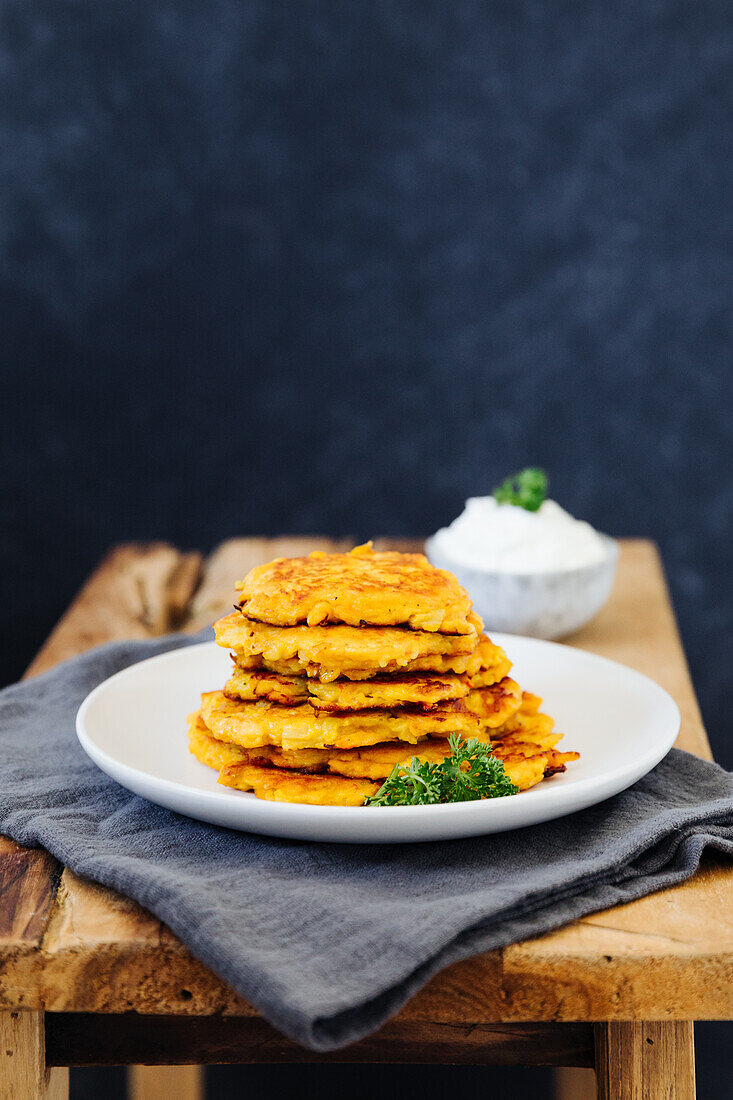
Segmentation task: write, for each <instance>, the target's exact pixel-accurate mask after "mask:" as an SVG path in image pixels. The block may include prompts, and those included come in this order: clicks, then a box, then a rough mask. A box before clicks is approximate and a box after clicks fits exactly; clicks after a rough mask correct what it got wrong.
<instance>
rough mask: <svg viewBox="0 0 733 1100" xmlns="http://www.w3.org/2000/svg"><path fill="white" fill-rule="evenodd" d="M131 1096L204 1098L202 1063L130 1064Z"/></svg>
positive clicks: (182, 1099) (138, 1098) (144, 1098)
mask: <svg viewBox="0 0 733 1100" xmlns="http://www.w3.org/2000/svg"><path fill="white" fill-rule="evenodd" d="M127 1097H128V1100H172V1097H175V1100H204V1067H203V1066H128V1068H127Z"/></svg>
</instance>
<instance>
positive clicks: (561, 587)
mask: <svg viewBox="0 0 733 1100" xmlns="http://www.w3.org/2000/svg"><path fill="white" fill-rule="evenodd" d="M601 537H602V538H603V541H604V543H605V545H606V548H607V553H606V556H605V558H603V560H602V561H600V562H595V563H594V564H593V565H585V566H582V567H580V568H573V569H553V570H551V571H550V570H548V571H547V572H546V573H504V572H502V573H497V572H491V571H490V570H488V569H486V570H484V569H475V568H470V567H468V566H465V565H462V564H461V563H460V562H459V561H456V560H455V558H453V557H452V555H451V554H450V553H449V552H448V551H447V550H446V549H445V547H444V545H443V541H442V539H441V533H440V531H438V532H437V534H435V535H433V536H432V537H431V538H429V539H428V541H427V542H426V544H425V553H426V554H427V556H428V558H429V559H430V561H431V562H432V563H433V565H436V566H437V567H438V568H439V569H448V570H449V571H450V572H451V573H453V574H454V575H455V576H456V577H457V578H458V580H459V581H460V583H461V584H462V585H463V587H464V588H465V589H466V591H467V592H468V594H469V596H470V597H471V599H472V600H473V605H474V607H475V609H476V611H477V612H478V613H479V615H480V616H481V618H482V619H483V620H484V625H485V626H486V629H487V630H501V631H504V632H505V633H507V634H524V635H528V636H529V637H532V638H550V639H552V638H564V637H565V636H566V635H568V634H572V633H573V631H575V630H579V629H580V627H581V626H585V624H586V623H587V622H590V620H591V619H592V618H593V616H594V615H596V614H598V612H599V611H600V610H601V608H602V607H603V605H604V604H605V602H606V600H607V599H608V597H609V596H610V594H611V589H612V587H613V581H614V577H615V576H616V563H617V561H618V554H619V548H618V543H617V542H616V541H615V540H614V539H612V538H610V537H609V536H608V535H602V536H601Z"/></svg>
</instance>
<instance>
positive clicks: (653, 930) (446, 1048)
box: [0, 538, 733, 1100]
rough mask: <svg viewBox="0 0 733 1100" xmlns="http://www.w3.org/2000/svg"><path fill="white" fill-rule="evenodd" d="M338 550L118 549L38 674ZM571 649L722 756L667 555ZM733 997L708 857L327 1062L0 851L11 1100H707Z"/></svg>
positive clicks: (619, 593)
mask: <svg viewBox="0 0 733 1100" xmlns="http://www.w3.org/2000/svg"><path fill="white" fill-rule="evenodd" d="M328 545H329V543H328V540H326V539H320V538H318V539H317V538H282V539H271V540H266V539H235V540H232V541H230V542H226V543H224V544H223V545H222V546H220V547H219V548H218V549H217V550H216V551H215V552H214V553H213V554H212V555H211V556H210V557H209V558H208V559H207V560H206V561H204V560H203V559H202V557H201V555H199V554H184V553H179V552H178V551H177V550H175V549H173V548H172V547H170V546H166V545H160V544H158V545H153V546H122V547H119V548H118V549H116V550H114V551H113V552H112V553H111V554H110V555H109V557H108V558H107V559H106V560H105V561H104V562H103V563H102V565H101V566H100V567H99V568H98V569H97V571H96V572H95V573H94V574H93V575H92V577H91V578H90V580H89V581H88V582H87V584H86V585H85V587H84V588H83V589H82V591H81V592H80V594H79V595H78V597H77V598H76V600H75V601H74V603H73V604H72V605H71V607H70V608H69V610H68V611H67V613H66V614H65V616H64V617H63V619H62V620H61V622H60V623H59V624H58V626H57V627H56V629H55V630H54V632H53V634H52V635H51V637H50V638H49V639H48V641H47V642H46V644H45V646H44V647H43V649H42V650H41V652H40V653H39V655H38V657H37V658H36V660H35V661H34V662H33V664H32V666H31V668H30V669H29V670H28V675H29V676H32V675H34V674H36V673H39V672H42V671H43V670H45V669H48V668H50V667H51V666H52V665H54V664H56V663H57V662H58V661H61V660H63V659H64V658H67V657H71V656H73V655H74V654H76V653H80V652H81V651H82V650H85V649H87V648H89V647H90V646H93V645H98V644H99V643H101V642H106V641H108V640H110V639H114V638H146V637H149V636H151V635H155V634H162V633H165V632H166V631H169V630H173V629H177V628H181V627H182V628H184V629H187V630H188V629H191V630H195V629H198V628H199V627H201V626H203V625H205V624H207V623H210V622H211V621H212V620H213V619H214V618H215V617H216V616H218V615H219V614H221V613H222V612H224V611H226V610H227V609H228V608H229V607H230V606H231V602H232V590H233V585H234V581H235V580H236V579H238V578H240V577H241V576H243V574H244V573H245V572H246V571H247V570H248V569H249V568H250V567H251V566H252V565H254V564H256V563H257V562H260V561H264V560H267V559H268V558H272V557H275V556H278V555H291V554H297V553H303V552H307V551H309V550H311V549H313V548H315V547H320V548H323V547H327V546H328ZM331 545H335V544H331ZM379 545H380V546H382V547H387V546H392V547H398V548H407V544H406V543H401V542H397V541H395V540H381V542H380V543H379ZM414 546H415V544H410V548H414ZM571 644H573V645H577V646H579V647H580V648H582V649H587V650H592V651H593V652H595V653H601V654H603V655H604V656H607V657H612V658H614V659H615V660H618V661H621V662H622V663H623V664H626V665H630V666H631V667H633V668H637V669H639V670H640V671H641V672H645V673H647V674H648V675H649V676H651V677H652V678H653V679H655V680H657V681H658V682H659V683H660V684H662V686H663V687H665V688H666V689H667V690H668V691H669V692H670V693H671V694H672V695H673V696H674V697H675V699H676V700H677V702H678V704H679V706H680V708H681V710H682V732H681V734H680V738H679V742H678V744H679V745H680V747H682V748H685V749H688V750H689V751H691V752H694V753H697V754H698V755H699V756H704V757H709V756H710V747H709V745H708V741H707V737H706V735H705V731H704V729H703V726H702V722H701V719H700V713H699V711H698V707H697V703H696V700H695V695H694V692H693V689H692V685H691V683H690V678H689V674H688V671H687V666H686V663H685V658H684V654H683V651H682V648H681V645H680V641H679V638H678V634H677V630H676V627H675V622H674V617H673V613H672V610H671V607H670V603H669V598H668V595H667V590H666V587H665V583H664V578H663V574H662V569H661V567H660V563H659V559H658V556H657V553H656V550H655V548H654V547H653V545H652V544H650V543H649V542H644V541H636V540H635V541H627V542H624V543H623V547H622V554H621V559H620V564H619V576H618V581H617V584H616V588H615V590H614V593H613V597H612V599H611V601H610V603H609V604H608V606H607V607H606V608H605V609H604V611H603V612H602V613H601V615H599V617H598V618H597V619H596V620H595V622H593V623H592V624H591V625H590V626H589V627H587V628H586V629H585V630H583V631H582V632H581V633H579V634H578V635H576V636H575V637H574V638H573V639H572V640H571ZM182 744H183V742H182ZM732 990H733V870H732V869H731V867H730V865H727V864H725V863H724V862H722V861H721V860H719V859H716V858H714V857H709V858H707V859H706V860H705V863H704V866H703V867H702V868H701V869H700V871H699V873H698V874H697V875H696V876H695V877H694V878H693V879H692V880H691V881H689V882H687V883H686V884H684V885H682V886H679V887H676V888H675V889H672V890H665V891H663V892H661V893H658V894H654V895H652V896H650V897H647V898H644V899H642V900H641V901H636V902H632V903H631V904H628V905H624V906H621V907H619V908H616V909H612V910H609V911H607V912H604V913H597V914H596V915H595V916H591V917H586V918H584V919H583V920H579V921H574V922H572V923H571V924H569V925H567V926H566V927H564V928H562V929H560V930H559V931H557V932H553V933H551V934H550V935H546V936H541V937H540V938H539V939H535V940H530V941H528V942H526V943H520V944H515V945H513V946H511V947H507V948H504V949H503V950H500V951H493V952H490V953H489V954H485V955H481V956H478V957H477V958H474V959H469V960H467V961H465V962H461V963H457V964H455V965H453V966H450V967H448V968H446V969H445V970H444V971H442V973H440V974H438V975H437V976H436V977H435V978H433V980H432V981H431V982H429V983H428V985H427V986H426V987H425V988H424V989H423V990H422V991H421V992H420V993H418V994H417V995H416V996H415V997H414V998H413V999H412V1001H411V1002H410V1003H409V1004H408V1005H407V1006H406V1007H405V1008H404V1010H403V1011H402V1012H401V1013H400V1014H399V1015H398V1016H397V1017H395V1018H394V1019H393V1020H392V1021H390V1022H389V1023H388V1024H387V1025H386V1026H385V1027H383V1028H382V1029H381V1031H380V1032H379V1033H378V1034H376V1035H374V1036H371V1037H370V1038H368V1039H366V1040H364V1041H363V1042H360V1043H357V1044H355V1045H354V1046H351V1047H349V1048H347V1049H346V1050H343V1051H339V1052H338V1053H336V1054H328V1055H319V1054H314V1053H312V1052H309V1051H306V1050H303V1049H302V1048H300V1047H298V1046H296V1045H294V1044H293V1043H290V1042H288V1041H287V1040H286V1039H283V1038H282V1037H281V1036H280V1035H279V1034H278V1033H277V1032H275V1031H274V1030H273V1029H272V1028H271V1027H270V1026H269V1025H268V1024H266V1023H265V1022H264V1021H263V1020H262V1019H261V1018H260V1017H258V1015H257V1014H256V1012H255V1011H254V1009H253V1008H252V1007H251V1006H250V1005H248V1004H247V1003H246V1001H244V1000H242V999H241V998H240V997H238V996H237V995H236V994H235V993H234V992H233V991H232V990H231V989H230V988H229V987H228V986H226V985H225V984H224V983H223V982H222V981H220V980H219V979H218V978H216V977H215V976H214V975H213V974H212V973H211V972H210V971H209V970H207V968H206V967H205V966H203V964H202V963H200V962H198V961H197V960H196V959H194V958H192V956H191V955H190V953H189V952H188V951H187V949H186V948H185V947H184V946H183V945H182V944H181V943H180V942H179V941H178V940H177V939H176V938H175V937H174V936H173V935H172V934H171V932H169V931H168V929H167V928H165V927H164V926H163V925H161V923H160V922H159V921H158V920H156V919H155V917H152V916H151V915H150V914H149V913H147V912H145V911H144V910H143V909H141V908H140V907H139V906H138V905H137V904H135V903H134V902H132V901H129V900H128V899H126V898H123V897H120V896H119V895H118V894H115V893H113V892H112V891H111V890H107V889H105V888H103V887H100V886H96V885H94V883H91V882H87V881H85V880H82V879H80V878H78V877H77V876H76V875H74V874H73V873H72V872H70V871H69V870H65V869H64V868H63V867H61V866H59V864H58V863H56V861H55V860H54V859H52V857H51V856H50V855H48V853H46V852H43V851H30V850H26V849H23V848H20V847H19V846H18V845H16V844H14V843H13V842H12V841H10V840H6V839H3V838H0V1098H2V1100H31V1098H33V1100H36V1098H38V1097H44V1098H46V1100H48V1098H55V1100H60V1098H62V1097H64V1096H66V1095H67V1089H68V1071H67V1069H65V1068H56V1067H67V1066H89V1065H129V1066H132V1067H133V1068H132V1069H131V1070H130V1091H131V1095H132V1096H133V1097H135V1098H136V1100H154V1098H155V1100H157V1098H160V1100H163V1098H166V1100H168V1098H171V1100H194V1098H195V1097H198V1096H201V1094H202V1091H201V1080H202V1078H201V1071H200V1069H199V1068H198V1067H199V1066H201V1065H205V1064H215V1063H227V1062H229V1063H255V1062H267V1063H272V1062H281V1061H282V1062H385V1063H398V1062H402V1063H408V1064H409V1063H413V1064H414V1063H425V1062H433V1063H444V1064H465V1065H489V1064H519V1065H548V1066H558V1067H587V1068H585V1069H580V1070H578V1069H563V1070H558V1075H557V1088H558V1096H560V1097H563V1098H564V1100H571V1098H573V1100H588V1098H590V1097H592V1096H595V1095H596V1084H595V1080H597V1094H598V1096H599V1097H600V1098H601V1100H604V1098H613V1100H622V1098H623V1100H632V1098H634V1100H640V1098H642V1097H644V1098H646V1100H660V1098H665V1100H673V1098H676V1100H690V1098H691V1097H694V1095H695V1071H694V1055H693V1025H692V1021H693V1020H695V1019H730V1018H731V1016H733V1012H732V1011H731V1010H732V1009H733V992H732ZM147 1067H153V1068H147ZM155 1067H161V1068H155ZM593 1068H595V1080H594V1075H593V1072H592V1070H593Z"/></svg>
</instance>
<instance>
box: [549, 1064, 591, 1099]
mask: <svg viewBox="0 0 733 1100" xmlns="http://www.w3.org/2000/svg"><path fill="white" fill-rule="evenodd" d="M553 1076H554V1086H555V1087H554V1096H555V1100H598V1089H597V1088H596V1075H595V1071H594V1070H592V1069H578V1068H576V1067H574V1066H562V1067H561V1068H559V1069H556V1070H555V1072H554V1075H553Z"/></svg>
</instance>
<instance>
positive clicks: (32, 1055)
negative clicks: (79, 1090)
mask: <svg viewBox="0 0 733 1100" xmlns="http://www.w3.org/2000/svg"><path fill="white" fill-rule="evenodd" d="M68 1096H69V1071H68V1069H60V1068H57V1069H51V1070H49V1069H47V1068H46V1043H45V1028H44V1014H43V1013H42V1012H23V1011H17V1012H0V1100H68Z"/></svg>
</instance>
